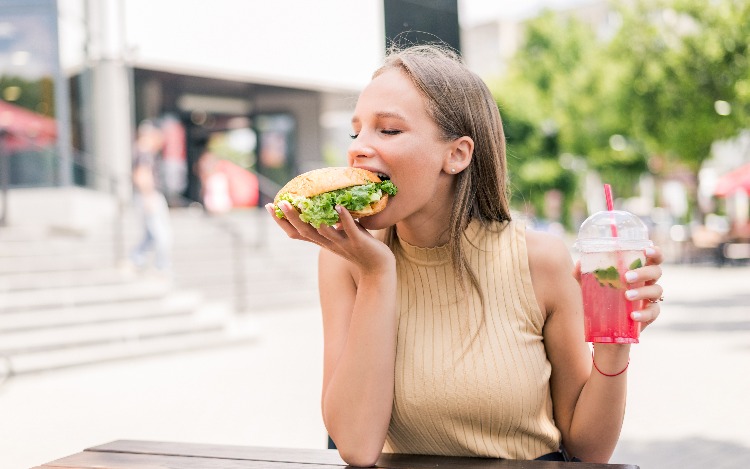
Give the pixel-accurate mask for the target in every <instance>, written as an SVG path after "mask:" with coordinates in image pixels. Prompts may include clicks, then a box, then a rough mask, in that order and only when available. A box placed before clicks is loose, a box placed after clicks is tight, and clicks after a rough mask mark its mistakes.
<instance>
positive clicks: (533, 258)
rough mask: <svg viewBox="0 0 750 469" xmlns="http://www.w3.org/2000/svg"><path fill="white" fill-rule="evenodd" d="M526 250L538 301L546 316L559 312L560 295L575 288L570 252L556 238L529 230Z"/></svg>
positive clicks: (560, 240) (559, 239) (563, 243)
mask: <svg viewBox="0 0 750 469" xmlns="http://www.w3.org/2000/svg"><path fill="white" fill-rule="evenodd" d="M526 251H527V255H528V258H529V271H530V273H531V283H532V284H533V286H534V293H535V295H536V298H537V302H538V303H539V307H540V308H541V310H542V311H543V312H544V313H545V314H546V315H549V314H551V313H552V312H553V311H555V310H556V309H558V307H559V303H560V301H561V299H562V297H564V296H565V294H564V293H563V292H565V291H568V290H570V289H575V288H576V287H577V283H576V281H575V278H574V277H573V260H572V258H571V256H570V251H569V250H568V247H567V246H566V245H565V242H564V241H563V240H562V239H561V238H559V237H558V236H554V235H551V234H549V233H542V232H538V231H532V230H527V231H526Z"/></svg>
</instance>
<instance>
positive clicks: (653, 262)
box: [573, 247, 664, 330]
mask: <svg viewBox="0 0 750 469" xmlns="http://www.w3.org/2000/svg"><path fill="white" fill-rule="evenodd" d="M645 254H646V265H645V266H643V267H639V268H638V269H633V270H630V271H628V272H626V273H625V280H626V281H627V282H628V286H629V287H630V286H631V285H633V286H632V287H630V288H628V290H627V291H626V292H625V296H627V298H628V299H629V300H630V301H633V302H636V304H638V303H640V304H641V305H642V307H641V309H640V310H636V311H633V312H632V313H631V317H632V318H633V320H634V321H638V322H640V323H641V330H643V329H644V328H645V327H646V326H648V325H649V324H651V323H652V322H654V321H655V320H656V318H657V317H659V313H660V311H661V308H660V307H659V302H661V301H662V300H663V299H664V297H663V296H662V294H663V293H664V289H663V288H662V287H661V285H659V284H657V283H656V282H657V281H658V280H659V278H661V273H662V272H661V267H660V266H659V264H661V263H662V261H663V260H664V256H663V255H662V252H661V249H659V248H658V247H653V248H648V249H646V250H645ZM573 275H574V276H575V278H576V280H578V282H579V283H580V282H581V263H580V262H577V263H576V268H575V272H573ZM635 285H641V286H635Z"/></svg>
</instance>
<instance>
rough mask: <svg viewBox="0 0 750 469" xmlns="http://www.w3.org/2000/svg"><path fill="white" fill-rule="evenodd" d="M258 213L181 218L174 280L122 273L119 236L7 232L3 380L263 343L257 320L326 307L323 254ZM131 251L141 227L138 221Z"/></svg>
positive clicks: (3, 244)
mask: <svg viewBox="0 0 750 469" xmlns="http://www.w3.org/2000/svg"><path fill="white" fill-rule="evenodd" d="M264 215H266V214H265V213H259V211H256V210H247V211H241V212H236V213H232V214H230V215H228V216H226V217H222V218H212V217H207V216H205V215H204V214H203V212H202V211H200V210H196V209H192V208H185V209H173V210H172V213H171V218H172V228H173V232H174V238H175V242H174V252H173V263H174V274H173V277H172V278H165V277H163V276H160V275H157V274H155V273H152V272H143V273H139V272H134V271H133V270H132V269H126V268H123V266H118V265H117V257H118V256H117V254H116V252H115V251H116V250H115V241H114V240H115V237H114V236H113V232H112V230H111V227H109V228H107V227H102V229H101V230H99V231H97V232H96V233H93V234H87V235H86V236H82V235H74V234H70V233H54V232H50V231H48V230H47V231H43V230H40V229H31V228H21V227H5V228H2V229H0V381H2V379H3V376H7V375H9V374H24V373H33V372H40V371H47V370H53V369H60V368H65V367H70V366H78V365H85V364H90V363H97V362H102V361H106V360H116V359H128V358H134V357H138V356H146V355H152V354H159V353H175V352H180V351H185V350H191V349H196V348H203V347H216V346H227V345H232V344H236V343H245V342H248V341H252V340H256V339H257V337H258V334H259V332H260V331H258V330H257V328H255V327H254V326H253V321H252V316H253V313H254V312H257V311H269V310H274V311H281V312H283V310H284V309H287V308H299V307H311V306H314V305H316V304H317V280H316V278H315V274H316V256H317V248H316V247H315V246H312V245H310V246H308V245H306V244H305V243H299V242H294V241H292V240H289V239H287V238H286V236H285V235H284V234H283V233H282V232H281V231H280V230H278V228H276V227H275V226H272V224H273V221H272V220H271V219H270V218H269V217H268V216H264ZM123 226H124V231H123V233H122V234H123V240H124V245H125V246H127V247H130V246H133V245H134V244H135V242H136V241H137V238H138V235H139V227H138V225H137V223H135V220H134V219H133V218H132V215H130V214H128V215H127V216H126V218H125V223H124V224H123Z"/></svg>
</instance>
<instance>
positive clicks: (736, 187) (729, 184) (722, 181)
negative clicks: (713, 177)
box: [714, 163, 750, 197]
mask: <svg viewBox="0 0 750 469" xmlns="http://www.w3.org/2000/svg"><path fill="white" fill-rule="evenodd" d="M737 191H745V192H746V193H747V194H750V163H748V164H746V165H745V166H740V167H739V168H737V169H735V170H733V171H730V172H728V173H726V174H724V175H723V176H721V177H720V178H719V180H718V182H717V183H716V188H715V189H714V195H716V196H717V197H727V196H729V195H732V194H734V193H735V192H737Z"/></svg>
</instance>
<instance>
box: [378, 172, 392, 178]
mask: <svg viewBox="0 0 750 469" xmlns="http://www.w3.org/2000/svg"><path fill="white" fill-rule="evenodd" d="M378 177H379V178H380V179H390V178H391V177H390V176H388V175H387V174H383V173H378Z"/></svg>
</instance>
